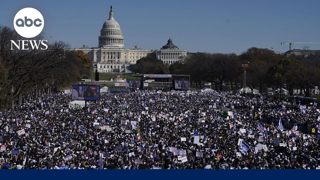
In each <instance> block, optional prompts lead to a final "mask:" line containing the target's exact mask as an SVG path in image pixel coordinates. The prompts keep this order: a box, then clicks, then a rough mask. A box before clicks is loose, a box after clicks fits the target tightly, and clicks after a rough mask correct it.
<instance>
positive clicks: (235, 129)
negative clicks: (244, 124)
mask: <svg viewBox="0 0 320 180" xmlns="http://www.w3.org/2000/svg"><path fill="white" fill-rule="evenodd" d="M232 130H233V131H237V124H236V123H234V126H233V128H232Z"/></svg>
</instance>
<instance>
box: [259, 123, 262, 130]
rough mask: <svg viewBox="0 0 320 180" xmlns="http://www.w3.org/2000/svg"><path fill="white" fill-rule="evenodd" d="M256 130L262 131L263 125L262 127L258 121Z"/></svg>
mask: <svg viewBox="0 0 320 180" xmlns="http://www.w3.org/2000/svg"><path fill="white" fill-rule="evenodd" d="M258 130H259V131H263V127H262V125H261V124H260V123H258Z"/></svg>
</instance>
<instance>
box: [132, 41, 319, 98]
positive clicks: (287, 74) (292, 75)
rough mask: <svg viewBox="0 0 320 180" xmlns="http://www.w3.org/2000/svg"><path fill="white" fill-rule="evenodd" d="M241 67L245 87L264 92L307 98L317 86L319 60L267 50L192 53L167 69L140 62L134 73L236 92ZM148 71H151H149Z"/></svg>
mask: <svg viewBox="0 0 320 180" xmlns="http://www.w3.org/2000/svg"><path fill="white" fill-rule="evenodd" d="M243 64H249V68H247V69H246V86H247V87H250V88H252V89H253V88H256V89H258V90H259V91H260V92H262V93H263V92H265V91H266V89H267V88H268V87H272V88H286V89H288V90H289V92H290V94H293V89H301V90H303V91H304V93H305V95H306V96H309V92H310V89H311V88H314V87H315V86H319V85H320V56H319V55H309V56H297V57H294V56H291V57H287V56H284V55H279V54H276V53H275V52H274V51H272V50H269V49H261V48H255V47H253V48H250V49H248V50H247V51H245V52H243V53H242V54H240V55H236V54H209V53H194V54H192V55H191V56H189V57H187V58H186V59H185V60H184V62H177V63H174V64H171V65H170V66H169V65H166V64H163V63H161V61H160V60H157V59H155V58H152V57H146V58H142V59H140V60H139V61H138V62H137V64H136V65H135V66H134V68H133V71H134V72H136V73H158V74H167V73H171V74H189V75H190V77H191V82H190V83H191V86H193V87H198V88H201V87H203V86H204V83H205V82H210V83H211V84H212V85H213V88H215V89H217V90H223V86H228V87H230V90H236V89H239V88H241V87H242V86H243V79H244V68H243V67H242V65H243ZM149 67H150V68H149Z"/></svg>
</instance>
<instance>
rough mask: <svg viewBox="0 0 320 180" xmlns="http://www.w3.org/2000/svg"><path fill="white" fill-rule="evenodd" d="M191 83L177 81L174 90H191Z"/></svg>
mask: <svg viewBox="0 0 320 180" xmlns="http://www.w3.org/2000/svg"><path fill="white" fill-rule="evenodd" d="M189 87H190V82H189V81H185V80H175V83H174V88H175V89H189Z"/></svg>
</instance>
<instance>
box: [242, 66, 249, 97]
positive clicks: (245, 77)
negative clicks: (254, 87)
mask: <svg viewBox="0 0 320 180" xmlns="http://www.w3.org/2000/svg"><path fill="white" fill-rule="evenodd" d="M242 67H243V90H244V94H245V93H246V87H247V68H249V62H248V64H242Z"/></svg>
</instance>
